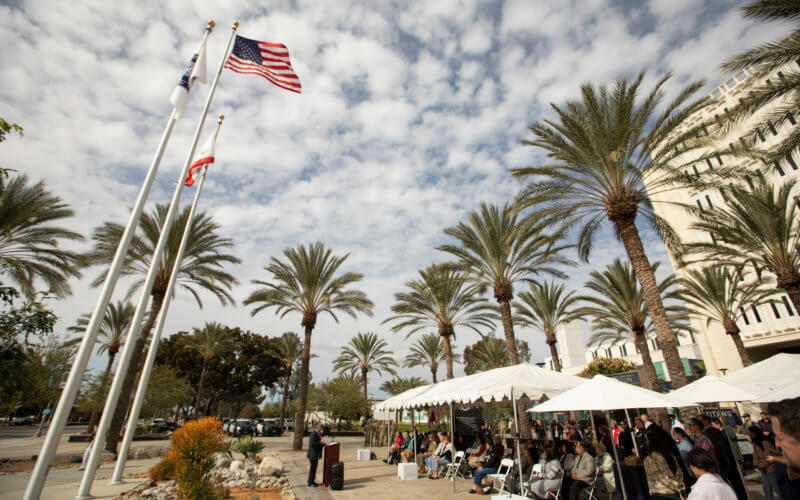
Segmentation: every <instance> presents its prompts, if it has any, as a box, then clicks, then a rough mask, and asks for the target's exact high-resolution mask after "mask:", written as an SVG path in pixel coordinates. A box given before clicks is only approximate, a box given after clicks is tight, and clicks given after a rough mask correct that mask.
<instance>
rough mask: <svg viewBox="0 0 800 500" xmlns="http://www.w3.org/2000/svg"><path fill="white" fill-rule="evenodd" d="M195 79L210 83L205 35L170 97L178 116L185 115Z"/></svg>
mask: <svg viewBox="0 0 800 500" xmlns="http://www.w3.org/2000/svg"><path fill="white" fill-rule="evenodd" d="M195 80H197V81H198V82H200V83H208V75H207V72H206V39H205V37H204V38H203V42H202V43H201V44H200V48H199V49H198V51H197V52H195V54H194V55H193V56H192V60H191V62H190V63H189V65H188V66H186V70H184V72H183V75H182V76H181V79H180V81H179V82H178V85H177V86H176V87H175V90H173V91H172V96H171V97H170V98H169V102H171V103H172V105H173V106H174V107H175V115H176V116H177V117H178V118H180V117H181V115H183V110H184V109H186V103H187V102H188V101H189V91H190V90H191V89H192V84H193V83H194V82H195Z"/></svg>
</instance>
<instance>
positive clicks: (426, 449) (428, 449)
mask: <svg viewBox="0 0 800 500" xmlns="http://www.w3.org/2000/svg"><path fill="white" fill-rule="evenodd" d="M438 445H439V443H437V442H436V433H435V432H433V431H431V432H428V433H427V434H426V435H425V437H424V438H423V439H422V442H421V443H420V445H419V450H417V452H416V453H415V454H414V460H415V461H416V462H417V466H418V467H419V468H420V469H421V468H422V467H424V466H425V459H426V458H428V457H429V456H431V455H433V451H434V450H435V449H436V447H437V446H438ZM420 472H422V471H420Z"/></svg>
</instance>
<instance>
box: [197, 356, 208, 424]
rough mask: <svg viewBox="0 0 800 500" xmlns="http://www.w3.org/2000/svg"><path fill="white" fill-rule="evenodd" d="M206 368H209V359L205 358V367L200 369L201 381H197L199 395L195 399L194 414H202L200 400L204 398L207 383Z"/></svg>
mask: <svg viewBox="0 0 800 500" xmlns="http://www.w3.org/2000/svg"><path fill="white" fill-rule="evenodd" d="M206 369H208V361H206V360H205V359H204V360H203V369H202V370H200V381H199V382H198V383H197V397H196V398H195V400H194V415H195V417H199V416H200V401H202V398H203V388H204V386H205V385H206V384H205V382H206Z"/></svg>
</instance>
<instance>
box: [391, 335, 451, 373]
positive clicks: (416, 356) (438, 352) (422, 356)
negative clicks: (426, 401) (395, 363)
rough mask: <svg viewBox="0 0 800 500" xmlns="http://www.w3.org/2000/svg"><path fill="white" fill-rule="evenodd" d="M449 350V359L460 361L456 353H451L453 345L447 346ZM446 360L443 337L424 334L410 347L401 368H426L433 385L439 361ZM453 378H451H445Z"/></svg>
mask: <svg viewBox="0 0 800 500" xmlns="http://www.w3.org/2000/svg"><path fill="white" fill-rule="evenodd" d="M449 347H450V349H451V354H450V359H451V361H455V362H456V363H458V362H459V361H460V359H461V356H459V354H458V353H456V352H452V351H454V350H455V349H456V346H455V345H452V344H450V345H449ZM445 359H446V352H445V347H444V337H442V336H441V335H438V334H435V333H426V334H425V335H423V336H422V337H420V338H419V339H417V341H416V342H414V344H412V346H411V353H410V354H409V355H408V356H406V359H405V360H404V361H403V366H405V367H406V368H413V367H415V366H427V367H428V368H429V369H430V370H431V377H432V378H433V383H434V384H435V383H436V382H437V381H436V372H437V371H438V370H439V361H444V360H445ZM447 378H448V379H450V378H453V377H452V376H449V377H447Z"/></svg>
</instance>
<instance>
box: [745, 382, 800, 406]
mask: <svg viewBox="0 0 800 500" xmlns="http://www.w3.org/2000/svg"><path fill="white" fill-rule="evenodd" d="M797 397H800V380H799V381H798V382H797V383H795V384H793V385H787V386H785V387H784V388H783V389H777V390H771V391H767V392H765V393H763V394H762V395H761V396H759V397H757V398H756V399H754V400H753V402H754V403H774V402H777V401H783V400H784V399H793V398H797Z"/></svg>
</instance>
